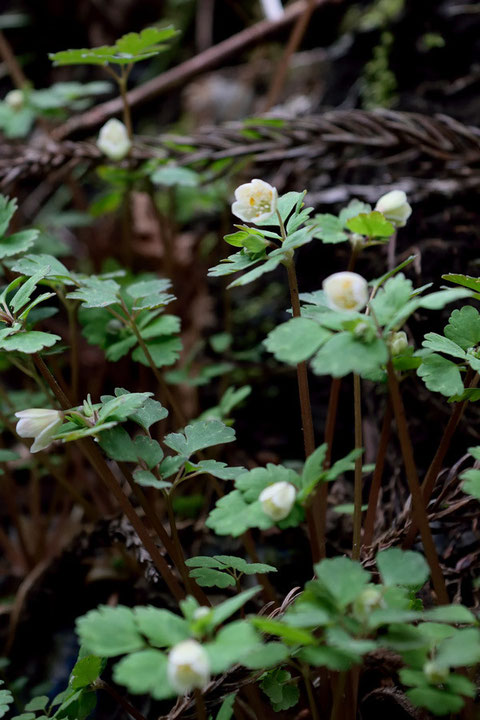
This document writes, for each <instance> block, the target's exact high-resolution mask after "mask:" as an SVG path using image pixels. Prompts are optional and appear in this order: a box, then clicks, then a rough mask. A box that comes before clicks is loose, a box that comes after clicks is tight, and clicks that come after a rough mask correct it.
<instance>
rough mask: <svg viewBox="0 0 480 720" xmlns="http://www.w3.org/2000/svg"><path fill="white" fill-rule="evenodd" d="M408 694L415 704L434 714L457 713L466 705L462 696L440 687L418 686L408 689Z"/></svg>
mask: <svg viewBox="0 0 480 720" xmlns="http://www.w3.org/2000/svg"><path fill="white" fill-rule="evenodd" d="M407 696H408V697H409V699H410V700H411V701H412V703H413V704H414V705H416V706H417V707H424V708H427V710H430V712H432V713H433V714H434V715H448V714H449V713H457V712H459V711H460V710H461V709H462V707H463V705H464V702H463V700H462V698H461V697H459V696H458V695H453V694H452V693H449V692H446V691H445V690H440V689H439V688H432V687H428V688H426V687H425V688H424V687H422V688H419V687H417V688H414V689H413V690H407Z"/></svg>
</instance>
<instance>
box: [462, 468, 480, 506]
mask: <svg viewBox="0 0 480 720" xmlns="http://www.w3.org/2000/svg"><path fill="white" fill-rule="evenodd" d="M460 477H461V478H462V480H464V483H463V485H462V490H463V492H464V493H467V495H471V496H472V497H474V498H476V499H477V500H480V470H477V469H475V468H472V469H471V470H466V471H465V472H464V473H462V475H460Z"/></svg>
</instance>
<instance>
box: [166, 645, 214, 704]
mask: <svg viewBox="0 0 480 720" xmlns="http://www.w3.org/2000/svg"><path fill="white" fill-rule="evenodd" d="M167 675H168V680H169V682H170V685H171V686H172V688H173V689H174V690H176V692H177V693H178V694H179V695H185V693H188V692H190V691H191V690H193V689H194V688H198V689H199V690H203V688H204V687H205V686H206V685H207V683H208V681H209V679H210V661H209V659H208V655H207V653H206V651H205V650H204V648H203V647H202V646H201V645H200V643H198V642H197V641H196V640H184V641H183V642H181V643H179V644H178V645H175V647H174V648H172V650H170V652H169V654H168V666H167Z"/></svg>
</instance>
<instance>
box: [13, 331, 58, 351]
mask: <svg viewBox="0 0 480 720" xmlns="http://www.w3.org/2000/svg"><path fill="white" fill-rule="evenodd" d="M61 339H62V338H61V337H60V336H59V335H53V333H45V332H40V331H38V330H27V331H26V332H19V333H16V334H15V335H10V337H7V338H6V339H4V340H0V350H5V351H6V352H14V351H17V352H21V353H25V354H26V355H31V354H32V353H37V352H40V350H43V349H44V348H47V347H53V345H55V343H56V342H57V340H61Z"/></svg>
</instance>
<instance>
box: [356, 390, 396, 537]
mask: <svg viewBox="0 0 480 720" xmlns="http://www.w3.org/2000/svg"><path fill="white" fill-rule="evenodd" d="M392 416H393V413H392V405H391V402H390V400H388V402H387V408H386V410H385V415H384V417H383V424H382V430H381V432H380V441H379V443H378V450H377V457H376V461H375V470H374V471H373V478H372V484H371V487H370V494H369V496H368V508H367V515H366V517H365V526H364V532H363V538H362V546H366V547H369V546H370V545H371V544H372V541H373V533H374V529H375V517H376V514H377V504H378V496H379V494H380V486H381V482H382V475H383V468H384V467H385V457H386V453H387V448H388V442H389V440H390V434H391V431H392Z"/></svg>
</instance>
